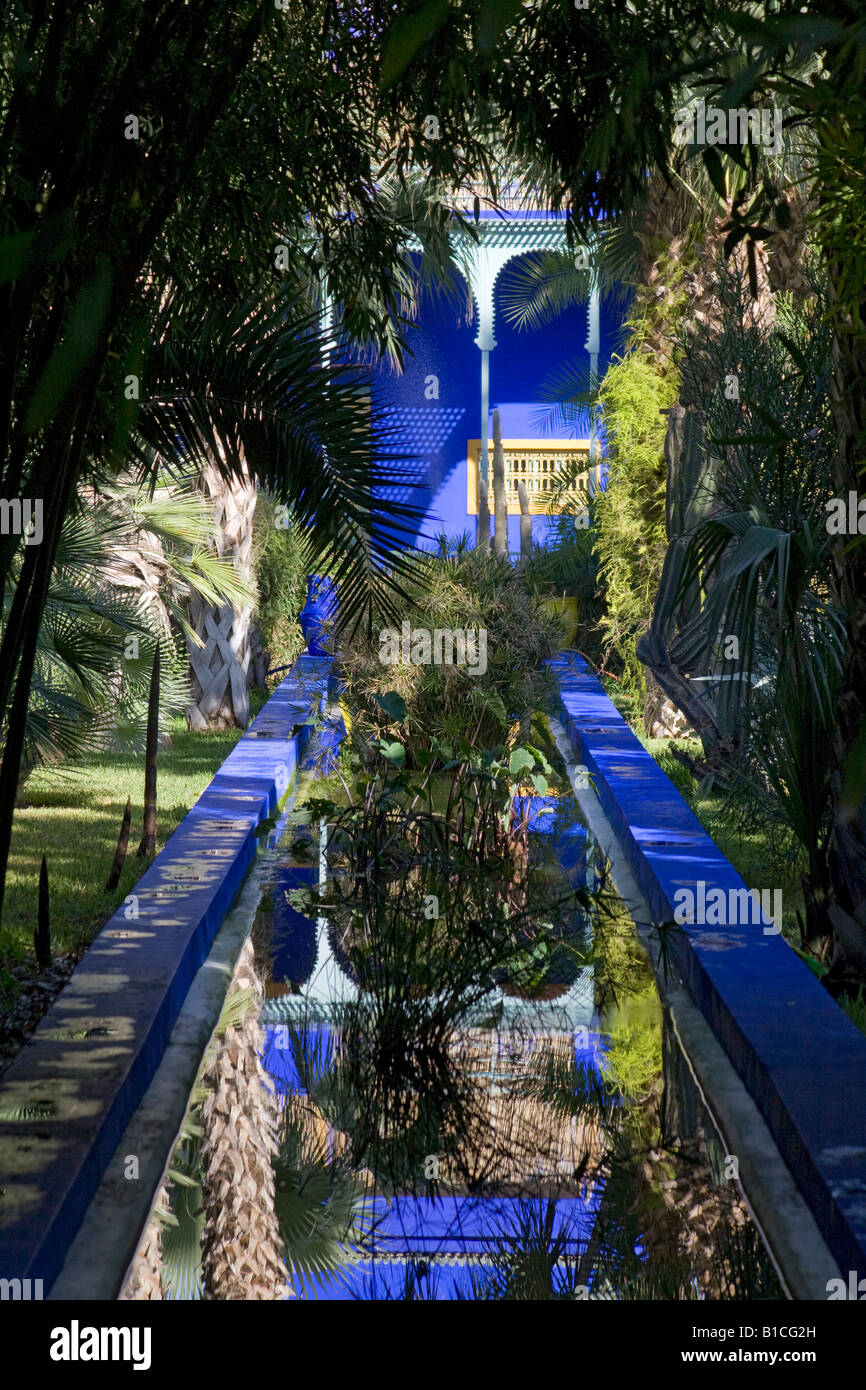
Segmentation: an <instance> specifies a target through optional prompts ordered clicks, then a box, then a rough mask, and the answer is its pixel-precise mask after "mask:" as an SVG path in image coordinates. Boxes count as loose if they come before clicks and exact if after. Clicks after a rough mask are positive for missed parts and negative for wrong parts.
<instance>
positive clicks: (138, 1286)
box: [118, 1185, 170, 1303]
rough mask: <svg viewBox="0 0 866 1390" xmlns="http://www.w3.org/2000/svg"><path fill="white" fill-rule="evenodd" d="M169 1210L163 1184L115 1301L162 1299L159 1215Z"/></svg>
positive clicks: (152, 1300) (160, 1226)
mask: <svg viewBox="0 0 866 1390" xmlns="http://www.w3.org/2000/svg"><path fill="white" fill-rule="evenodd" d="M169 1210H170V1207H169V1199H168V1192H167V1190H166V1188H165V1186H164V1185H163V1186H162V1187H161V1188H160V1189H159V1193H158V1195H157V1199H156V1202H155V1204H154V1208H153V1211H152V1212H151V1214H150V1219H149V1221H148V1223H147V1225H146V1226H145V1228H144V1234H143V1235H142V1237H141V1244H140V1245H139V1247H138V1250H137V1251H136V1255H135V1259H134V1260H133V1262H132V1266H131V1268H130V1271H129V1274H128V1276H127V1279H126V1283H125V1284H124V1286H123V1289H122V1290H121V1292H120V1294H119V1295H118V1302H120V1303H131V1302H154V1301H156V1300H160V1299H162V1297H163V1292H162V1222H161V1221H160V1218H159V1215H158V1213H159V1212H160V1211H162V1212H168V1211H169Z"/></svg>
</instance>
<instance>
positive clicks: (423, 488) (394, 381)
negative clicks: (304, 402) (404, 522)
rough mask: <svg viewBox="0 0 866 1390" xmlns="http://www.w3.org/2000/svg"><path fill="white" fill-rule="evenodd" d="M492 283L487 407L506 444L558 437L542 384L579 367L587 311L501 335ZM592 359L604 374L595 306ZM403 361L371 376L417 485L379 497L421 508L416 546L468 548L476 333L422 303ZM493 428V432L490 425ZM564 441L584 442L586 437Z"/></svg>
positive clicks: (440, 305) (608, 343)
mask: <svg viewBox="0 0 866 1390" xmlns="http://www.w3.org/2000/svg"><path fill="white" fill-rule="evenodd" d="M507 275H508V268H506V269H505V270H504V271H503V272H502V275H501V276H500V279H499V281H498V283H497V294H496V309H497V314H496V340H497V344H498V346H497V347H496V348H495V350H494V351H493V352H491V354H490V408H491V411H492V410H493V409H494V408H498V409H499V411H500V413H501V417H502V434H503V437H504V438H506V439H508V438H511V439H514V438H524V439H544V438H550V437H557V438H561V437H562V436H563V430H562V427H561V426H559V425H557V424H556V421H555V419H554V417H553V414H552V408H551V405H550V403H549V402H547V401H544V400H543V392H544V386H545V382H546V379H547V378H549V377H550V376H551V375H552V374H553V373H555V372H559V371H561V370H562V368H563V366H564V365H565V363H566V362H570V363H574V362H575V361H581V362H583V363H584V364H585V365H586V367H587V368H588V365H589V356H588V354H587V353H586V352H584V350H583V345H584V343H585V341H586V335H587V307H586V306H585V305H582V306H580V307H578V308H575V309H571V310H568V311H566V312H565V313H563V314H561V315H560V316H559V317H558V318H557V320H556V322H555V324H553V325H551V326H550V327H547V328H542V329H538V330H535V331H528V330H520V331H518V330H517V329H515V328H512V327H511V326H509V324H508V323H507V322H506V320H505V318H504V317H503V314H502V286H503V277H507ZM601 328H602V334H601V354H600V357H599V367H600V370H601V371H603V370H604V367H605V364H606V362H607V361H608V360H609V358H610V353H611V347H612V337H613V332H614V329H615V324H614V323H613V322H612V320H611V316H610V315H609V314H607V313H605V311H604V306H602V319H601ZM407 332H408V341H409V349H410V353H411V356H407V358H406V365H405V370H404V371H403V372H402V374H400V373H398V372H397V371H396V370H395V369H394V368H392V367H389V366H387V365H385V364H382V365H380V366H379V367H378V369H377V370H376V372H375V377H376V382H377V387H378V393H379V396H380V399H381V400H382V401H383V403H384V404H385V406H386V407H387V408H388V414H389V416H390V420H391V422H392V423H393V424H394V425H395V426H396V430H397V434H396V437H395V439H394V447H395V448H397V449H398V450H399V451H400V452H401V453H402V452H403V450H405V451H406V453H408V454H415V455H417V458H416V459H415V460H414V461H413V464H412V473H413V476H414V480H415V484H416V486H413V487H407V486H400V487H395V488H393V489H388V490H385V491H384V494H383V495H384V496H385V497H386V498H388V497H390V498H392V499H393V500H399V501H405V502H410V503H412V504H413V505H415V506H418V507H422V508H423V509H424V513H425V515H424V520H423V522H422V523H421V525H420V527H419V530H418V534H417V539H418V541H419V543H420V544H425V543H426V544H428V545H429V544H431V543H433V542H434V541H435V539H436V536H437V535H438V534H440V533H442V532H445V533H446V534H447V535H452V536H453V535H459V534H461V533H462V532H464V531H469V533H470V536H471V539H472V541H473V542H474V540H475V516H474V514H471V515H470V514H468V513H467V510H466V467H467V465H466V443H467V440H469V439H477V438H478V436H479V433H480V412H481V353H480V351H479V350H478V348H477V347H476V346H475V342H474V339H475V335H476V333H477V324H476V323H475V322H474V321H473V322H472V323H469V324H467V323H466V322H465V315H464V314H463V313H461V311H460V309H458V308H457V307H456V306H455V305H454V304H453V303H449V302H446V301H445V300H444V299H442V298H438V297H436V296H432V295H428V296H427V297H426V298H425V300H424V303H423V304H422V308H421V313H420V322H419V324H418V325H417V326H413V327H410V328H409V329H408V330H407ZM430 376H436V377H437V378H438V389H439V398H438V400H436V399H432V400H428V399H426V397H425V379H426V378H429V377H430ZM491 429H492V425H491ZM569 433H570V435H573V436H575V437H587V436H588V433H589V431H588V428H584V427H580V428H577V429H572V430H571V431H570V432H569ZM546 529H547V526H546V522H545V520H544V518H543V517H534V518H533V534H534V535H535V537H536V539H540V538H541V536H542V534H543V532H544V531H545V530H546ZM508 530H509V535H508V539H509V548H510V549H512V550H515V551H516V550H519V548H520V537H519V517H516V516H512V517H509V519H508Z"/></svg>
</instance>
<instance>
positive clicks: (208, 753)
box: [0, 718, 241, 1010]
mask: <svg viewBox="0 0 866 1390" xmlns="http://www.w3.org/2000/svg"><path fill="white" fill-rule="evenodd" d="M169 733H170V734H171V740H172V742H171V746H170V747H167V748H163V749H161V750H160V754H159V773H158V779H157V805H158V810H157V849H158V850H159V849H161V848H162V847H163V845H164V844H165V842H166V840H167V839H168V837H169V835H171V833H172V831H173V830H174V829H175V828H176V826H177V825H178V824H179V823H180V821H181V820H182V819H183V817H184V816H185V815H186V813H187V811H188V810H189V808H190V806H192V805H193V803H194V802H195V801H196V800H197V799H198V797H199V796H200V795H201V793H202V792H203V791H204V789H205V787H206V786H207V784H208V782H210V780H211V778H212V777H213V775H214V773H215V772H216V771H217V769H218V768H219V766H220V764H221V763H222V762H223V760H224V759H225V758H226V756H227V755H228V754H229V753H230V752H231V749H232V748H233V747H234V745H235V743H237V741H238V739H239V738H240V736H241V730H240V729H230V730H223V731H220V732H217V733H205V734H201V733H191V732H190V731H189V730H188V729H187V727H186V721H185V720H184V719H182V718H178V719H175V720H173V721H172V723H171V725H170V728H169ZM143 793H144V757H143V755H142V754H137V755H135V756H129V757H124V756H121V755H118V754H116V753H94V754H91V755H90V756H89V757H86V758H83V759H82V760H81V762H80V763H78V764H77V765H76V766H75V767H74V768H72V767H69V766H58V767H52V768H44V769H40V770H38V771H36V772H34V773H33V774H32V776H31V777H30V778H29V779H28V781H27V784H26V786H25V788H24V795H23V798H22V804H21V805H20V806H19V807H18V808H16V811H15V821H14V824H13V828H12V853H11V858H10V864H9V874H8V877H7V880H6V897H5V901H4V904H3V925H2V929H0V1010H2V1009H4V1008H5V1007H6V1006H7V1005H8V1004H9V1003H10V1002H11V997H12V995H13V994H14V993H15V991H16V989H17V985H16V982H15V981H14V980H13V978H12V976H11V975H10V973H9V970H8V966H9V965H10V964H11V963H12V962H14V961H21V960H24V959H33V929H34V927H35V925H36V907H37V893H38V887H39V865H40V863H41V860H42V855H43V854H44V855H45V857H46V861H47V864H48V884H49V893H50V902H51V910H50V920H51V946H52V950H53V951H54V952H55V953H57V954H64V953H66V952H70V951H73V952H80V951H81V950H82V949H83V948H84V947H85V946H86V945H87V944H88V943H89V942H90V941H91V940H92V939H93V937H94V935H95V934H96V931H97V930H98V929H99V927H100V926H102V924H103V923H104V922H105V921H106V920H107V919H108V917H110V916H111V914H112V912H114V910H115V908H116V907H117V906H118V905H119V904H120V903H121V902H122V901H123V899H124V898H125V897H126V895H127V893H129V892H131V891H132V888H133V886H134V885H135V883H136V881H137V879H138V878H139V877H140V876H141V874H142V873H143V872H144V870H145V868H146V867H147V862H148V861H146V860H143V859H137V858H136V850H137V848H138V844H139V841H140V839H141V827H142V799H143ZM127 796H131V797H132V828H131V830H130V835H129V850H128V853H127V859H126V864H125V865H124V869H123V873H122V874H121V876H120V883H119V884H118V886H117V888H116V890H115V891H114V892H113V893H107V892H106V891H105V880H106V879H107V877H108V872H109V869H110V868H111V865H112V862H113V860H114V851H115V847H116V845H117V836H118V832H119V830H120V822H121V820H122V818H123V808H124V806H125V805H126V798H127Z"/></svg>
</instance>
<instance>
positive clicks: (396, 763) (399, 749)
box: [379, 739, 406, 767]
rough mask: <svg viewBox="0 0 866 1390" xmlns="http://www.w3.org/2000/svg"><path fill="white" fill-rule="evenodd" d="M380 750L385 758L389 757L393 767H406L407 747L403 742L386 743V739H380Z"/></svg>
mask: <svg viewBox="0 0 866 1390" xmlns="http://www.w3.org/2000/svg"><path fill="white" fill-rule="evenodd" d="M379 752H380V753H381V754H382V757H383V758H387V760H388V762H389V763H391V765H392V767H404V766H405V764H406V749H405V748H404V747H403V745H402V743H386V742H385V740H384V739H380V740H379Z"/></svg>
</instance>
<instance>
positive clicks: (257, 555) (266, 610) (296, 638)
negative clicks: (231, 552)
mask: <svg viewBox="0 0 866 1390" xmlns="http://www.w3.org/2000/svg"><path fill="white" fill-rule="evenodd" d="M276 522H277V513H276V510H275V508H274V504H273V503H272V502H271V501H270V499H269V498H267V497H266V496H265V495H264V493H261V492H260V493H259V496H258V500H257V502H256V515H255V522H254V530H253V567H254V570H255V577H256V584H257V586H258V591H259V603H258V611H257V614H256V623H257V625H258V629H259V632H260V634H261V639H262V645H263V646H264V647H265V648H266V649H267V651H268V652H269V654H270V665H271V666H289V665H291V663H292V662H293V661H295V660H296V659H297V658H298V656H300V654H301V652H302V651H303V649H304V636H303V633H302V632H301V629H300V626H299V624H298V614H299V613H300V611H301V609H302V608H303V606H304V602H305V600H306V597H307V569H308V557H307V550H306V546H305V544H304V538H303V534H302V533H301V531H300V530H299V528H298V527H297V526H296V525H295V524H294V523H293V522H292V521H291V518H289V524H288V526H287V527H285V528H284V527H282V526H279V525H277V524H276Z"/></svg>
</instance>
